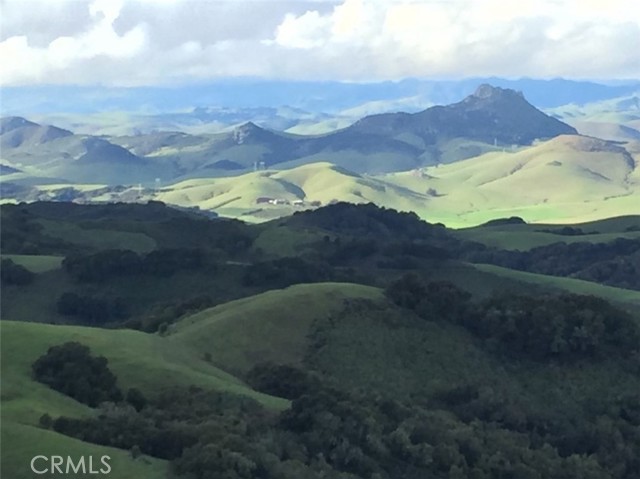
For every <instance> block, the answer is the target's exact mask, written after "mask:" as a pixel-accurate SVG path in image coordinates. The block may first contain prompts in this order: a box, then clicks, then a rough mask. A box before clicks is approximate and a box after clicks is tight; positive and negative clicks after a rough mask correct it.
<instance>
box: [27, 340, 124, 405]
mask: <svg viewBox="0 0 640 479" xmlns="http://www.w3.org/2000/svg"><path fill="white" fill-rule="evenodd" d="M32 372H33V377H34V378H35V379H36V381H38V382H41V383H43V384H46V385H47V386H49V387H51V388H52V389H55V390H56V391H59V392H61V393H62V394H66V395H67V396H70V397H72V398H73V399H75V400H76V401H79V402H81V403H84V404H87V405H89V406H91V407H95V406H97V405H98V404H100V403H102V402H105V401H119V400H121V399H122V392H121V391H120V389H119V388H118V386H117V384H116V382H117V381H116V377H115V376H114V375H113V373H112V372H111V371H110V370H109V368H108V366H107V359H106V358H105V357H103V356H97V357H95V356H92V355H91V351H90V350H89V348H88V347H87V346H85V345H83V344H80V343H78V342H68V343H64V344H62V345H59V346H52V347H50V348H49V350H48V351H47V353H46V354H44V355H42V356H40V357H39V358H38V359H37V360H36V361H35V362H34V363H33V365H32Z"/></svg>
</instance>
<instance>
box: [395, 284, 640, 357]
mask: <svg viewBox="0 0 640 479" xmlns="http://www.w3.org/2000/svg"><path fill="white" fill-rule="evenodd" d="M386 294H387V296H388V297H389V299H391V301H393V302H394V303H395V304H396V305H398V306H400V307H404V308H408V309H411V310H413V311H415V313H416V314H418V315H419V316H421V317H423V318H425V319H429V320H446V321H449V322H453V323H456V324H460V325H462V326H464V327H465V328H467V329H468V330H470V331H471V332H473V333H474V334H475V335H476V336H478V337H479V338H481V339H482V340H483V341H484V343H485V344H486V345H487V346H488V347H489V348H491V349H493V350H496V351H501V352H505V353H507V354H509V355H512V356H516V357H522V358H529V359H534V360H540V361H544V360H549V359H572V358H600V357H605V356H612V355H613V356H630V355H632V354H634V353H636V352H637V351H638V350H639V348H640V327H638V325H637V324H636V323H635V321H634V320H633V318H631V316H630V315H629V314H628V313H626V312H624V311H622V310H620V309H618V308H616V307H614V306H612V305H611V304H609V303H608V302H606V301H605V300H603V299H600V298H597V297H594V296H585V295H576V294H560V295H543V296H529V295H522V294H520V295H518V294H508V295H507V294H504V295H494V296H493V297H491V298H489V299H487V300H485V301H482V302H480V303H473V302H471V300H470V295H469V294H468V293H466V292H464V291H462V290H460V289H459V288H457V287H456V286H455V285H453V284H450V283H443V282H426V281H424V280H423V279H422V278H421V277H419V276H417V275H415V274H407V275H405V276H403V277H402V278H400V279H399V280H397V281H394V282H392V283H391V284H390V285H389V286H388V288H387V290H386Z"/></svg>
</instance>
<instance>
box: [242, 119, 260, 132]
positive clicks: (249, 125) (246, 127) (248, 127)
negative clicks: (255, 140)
mask: <svg viewBox="0 0 640 479" xmlns="http://www.w3.org/2000/svg"><path fill="white" fill-rule="evenodd" d="M236 129H237V130H240V131H258V130H262V128H260V127H259V126H258V125H256V124H255V123H254V122H252V121H248V122H246V123H243V124H242V125H240V126H239V127H238V128H236Z"/></svg>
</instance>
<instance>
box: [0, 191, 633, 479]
mask: <svg viewBox="0 0 640 479" xmlns="http://www.w3.org/2000/svg"><path fill="white" fill-rule="evenodd" d="M96 208H97V209H96ZM1 212H2V221H3V228H2V242H3V253H7V254H14V255H20V254H41V255H42V254H47V255H53V256H56V257H57V261H60V263H59V266H56V267H55V268H54V269H52V270H47V271H44V272H38V273H34V272H31V271H29V270H28V269H27V268H26V267H24V266H21V265H19V264H18V261H19V260H18V259H15V261H14V260H13V259H3V261H2V284H3V289H5V291H3V295H4V294H11V295H12V296H15V297H17V298H23V299H22V300H23V301H24V302H29V301H32V302H33V303H34V304H35V306H34V308H35V307H40V308H42V309H41V310H38V309H34V308H32V309H28V311H30V312H31V311H36V312H37V313H40V314H42V318H43V319H42V320H41V321H42V322H52V323H55V322H69V323H72V324H79V325H89V326H93V327H104V328H107V327H108V328H131V329H137V330H140V331H143V332H146V333H150V334H157V335H158V337H154V338H153V339H154V340H155V339H157V340H158V341H163V343H162V347H166V348H167V351H166V353H167V357H170V356H171V354H172V352H171V347H172V345H175V344H177V343H175V342H174V340H175V337H173V338H172V337H171V335H172V334H175V333H176V331H178V332H179V330H180V328H181V327H182V326H183V324H184V323H181V321H182V320H183V319H184V318H185V317H187V316H189V315H191V314H192V313H195V312H198V311H202V310H204V309H207V308H211V307H213V306H218V305H222V306H221V308H222V309H224V308H226V307H227V306H226V305H223V303H227V302H229V301H231V300H233V299H239V298H246V299H251V298H252V297H253V296H254V295H257V294H258V293H262V292H265V291H269V290H275V289H283V288H288V287H290V286H294V285H299V284H302V283H305V284H313V283H322V282H335V283H339V284H338V287H339V288H341V289H344V290H345V298H346V299H340V300H338V299H336V300H335V302H334V303H331V300H332V298H328V299H327V298H324V297H323V298H316V297H314V296H313V291H314V288H316V285H313V286H309V287H305V288H304V292H305V293H304V294H305V295H307V296H305V295H301V296H300V297H301V298H303V299H300V300H299V301H300V302H293V303H292V305H293V307H291V308H290V310H282V311H279V310H277V311H276V312H271V313H270V314H271V316H269V317H268V318H262V316H261V315H262V314H263V311H262V309H260V308H257V309H247V310H243V313H242V315H243V317H242V318H241V319H247V318H249V319H251V320H252V322H249V321H248V322H247V323H246V324H248V325H250V326H245V327H255V328H257V330H258V332H259V334H258V336H259V341H260V343H259V344H253V345H251V344H249V346H253V349H251V348H250V347H249V346H247V344H248V342H249V341H250V340H251V339H250V337H251V335H250V334H247V335H246V336H247V337H246V338H245V337H244V335H243V334H242V331H240V332H236V334H237V336H236V337H235V338H234V340H235V341H237V342H236V343H233V344H235V346H236V347H238V348H243V347H246V348H247V351H244V352H243V353H242V357H241V362H242V365H243V366H244V364H245V363H247V364H248V365H247V366H246V368H245V367H237V368H235V367H234V368H232V367H228V368H227V369H225V367H224V366H225V365H226V363H224V362H223V361H222V359H220V358H223V359H224V358H225V356H224V351H223V352H222V353H221V355H220V356H218V355H217V353H218V352H219V351H217V350H216V349H217V348H222V347H223V345H222V344H221V343H216V344H218V346H216V347H215V348H214V347H213V346H212V347H211V348H210V349H208V351H209V352H206V351H207V349H194V350H193V351H191V350H188V353H187V352H186V351H187V349H186V348H190V347H194V348H195V346H193V345H192V344H191V343H185V345H181V347H182V346H184V348H185V349H184V350H180V352H179V354H180V355H186V354H193V356H194V358H192V359H193V360H194V361H196V362H197V361H199V363H198V367H202V368H204V366H207V367H213V366H215V367H217V368H219V369H222V370H223V371H226V372H231V373H233V374H234V375H235V376H236V378H237V379H239V380H240V381H239V382H238V384H241V385H242V387H246V386H249V387H250V388H252V389H253V390H254V391H251V393H254V392H255V391H258V392H260V393H263V394H265V395H269V396H272V397H271V398H270V399H274V397H275V398H282V399H283V401H282V402H279V403H278V404H285V405H287V407H284V406H283V407H280V408H272V409H270V408H268V407H267V406H265V405H264V404H263V403H259V402H257V401H256V400H255V399H252V398H250V397H247V396H243V395H240V393H238V394H233V393H231V392H222V391H219V390H218V391H214V390H206V389H203V388H201V387H196V386H191V387H189V386H188V384H187V385H186V386H185V385H184V384H183V385H181V386H176V385H175V384H166V385H162V387H157V388H150V390H147V389H144V387H142V385H139V384H128V385H133V386H135V387H132V388H128V389H125V388H122V385H121V383H120V382H119V378H117V377H116V375H115V374H114V373H113V372H112V371H111V370H110V368H109V362H108V360H107V359H106V357H102V356H97V355H95V354H94V353H93V352H92V351H91V350H90V349H89V348H88V347H87V346H85V345H83V344H81V343H79V342H76V341H70V342H67V343H63V344H56V345H53V346H52V347H50V348H49V349H48V351H46V352H45V353H44V354H42V353H43V351H41V352H39V353H38V354H39V355H40V357H38V358H37V359H36V360H35V361H34V362H33V364H32V369H31V375H32V378H33V379H34V380H35V381H38V382H40V383H42V384H45V385H46V386H48V387H51V388H52V389H54V390H56V391H58V392H60V393H62V394H65V395H67V396H69V397H71V398H73V399H75V400H76V401H79V402H81V403H83V404H86V405H88V406H89V407H90V408H92V414H90V415H88V416H86V417H65V416H61V417H58V416H56V415H55V414H51V415H50V414H44V415H43V416H42V417H41V419H40V427H43V428H47V429H51V430H53V431H56V432H58V433H62V434H65V435H68V436H72V437H75V438H78V439H80V440H83V441H87V442H90V443H95V444H101V445H105V446H112V447H116V448H120V449H124V450H127V451H129V453H130V455H131V457H134V458H137V457H139V456H141V455H143V456H144V455H147V456H151V457H155V458H159V459H165V460H167V461H169V463H170V465H171V472H172V474H174V475H175V476H177V477H184V478H185V479H188V478H197V479H200V478H201V479H209V478H216V479H217V478H225V479H244V478H246V479H249V478H258V479H260V478H262V479H294V478H295V479H304V478H314V479H315V478H317V479H320V478H324V479H326V478H336V479H396V478H407V479H414V478H415V479H418V478H442V479H445V478H447V479H451V478H473V479H494V478H501V479H521V478H522V479H556V478H562V479H574V478H575V479H602V478H604V479H607V478H609V479H637V477H638V475H637V471H638V470H640V454H638V451H640V324H639V318H638V316H637V312H634V311H633V310H632V308H631V307H630V304H631V303H630V302H625V301H623V300H620V301H618V300H617V299H614V300H613V301H614V302H613V303H611V302H608V301H606V300H605V299H603V298H601V297H595V296H587V295H578V294H571V293H568V292H567V291H564V290H560V289H557V288H553V287H551V286H550V287H545V286H544V285H543V286H537V285H532V284H531V283H524V282H519V281H517V280H512V279H511V278H509V277H507V278H500V277H497V276H491V275H488V274H483V273H482V272H479V271H477V270H476V269H475V268H474V267H473V266H471V265H469V263H473V262H476V263H491V264H497V265H500V266H504V267H507V268H513V269H518V270H523V271H530V272H535V273H540V274H548V275H557V276H567V277H574V278H580V279H585V280H588V281H593V282H596V283H601V284H608V285H612V286H618V287H624V288H629V289H640V283H639V281H640V264H639V261H640V256H639V255H640V240H632V239H623V238H619V239H617V240H614V241H611V242H608V243H588V242H577V243H571V244H566V243H562V242H559V243H556V244H550V245H547V246H542V247H537V248H533V249H531V250H529V251H524V252H521V251H507V250H499V249H496V248H488V247H485V246H483V245H480V244H478V243H472V242H468V241H462V240H460V239H459V238H458V237H456V235H454V234H453V233H452V232H451V231H450V230H447V229H446V228H444V227H443V226H441V225H434V224H429V223H426V222H424V221H421V220H420V219H419V218H418V217H417V216H416V215H415V214H412V213H398V212H396V211H394V210H389V209H384V208H377V207H375V206H373V205H350V204H346V203H339V204H335V205H331V206H327V207H325V208H320V209H318V210H315V211H312V212H301V213H298V214H295V215H293V216H292V217H289V218H283V219H279V220H275V221H273V222H271V223H267V224H262V225H246V224H243V223H241V222H238V221H226V220H213V221H212V220H208V219H203V218H201V217H197V216H194V215H190V214H187V213H184V212H177V211H174V210H172V209H171V208H167V207H166V206H164V205H162V204H159V203H153V204H150V205H117V206H116V205H110V206H109V205H105V206H100V207H88V206H81V205H73V206H65V205H58V204H55V205H52V204H46V203H42V204H35V205H10V206H2V208H1ZM51 222H55V224H54V225H53V227H52V223H51ZM516 222H517V223H520V222H521V220H520V221H518V219H507V220H498V221H497V222H496V224H497V225H502V224H512V223H513V224H515V223H516ZM65 228H68V229H69V230H70V231H72V232H73V234H69V233H68V231H65ZM61 231H62V233H61ZM87 232H89V233H87ZM101 232H110V233H113V232H123V233H126V235H124V240H123V241H124V243H123V244H122V245H119V246H112V245H110V244H109V245H107V246H105V244H107V243H105V242H101V241H95V238H96V237H99V236H100V234H101ZM77 233H85V234H86V236H87V237H89V239H90V240H89V241H86V238H85V241H79V242H77V243H74V242H73V240H75V238H74V234H77ZM92 235H94V236H92ZM131 235H134V236H131ZM80 236H82V234H81V235H80ZM558 236H559V237H561V236H585V235H584V234H582V232H581V231H578V230H577V229H575V228H574V229H571V228H568V229H565V230H560V233H558ZM132 238H133V240H132ZM141 238H142V239H141ZM273 238H275V239H273ZM125 240H126V241H125ZM127 241H129V242H128V243H127ZM138 242H139V243H138ZM284 243H287V244H284ZM140 244H142V245H143V246H145V247H144V248H142V247H139V246H140ZM54 259H56V258H54ZM25 264H26V263H25ZM349 283H352V284H349ZM353 283H355V284H357V285H358V291H360V292H359V293H358V294H361V295H362V297H360V296H358V297H357V298H356V297H355V296H354V297H351V296H349V292H348V291H349V287H352V286H354V285H353ZM363 285H367V286H373V287H367V288H365V287H364V286H363ZM38 288H39V289H38ZM48 289H51V290H52V291H53V292H52V293H50V296H51V297H50V298H48V300H49V302H45V301H44V300H41V298H40V297H39V296H38V295H42V296H46V294H49V292H48ZM285 291H286V290H285ZM277 293H278V294H280V293H279V292H277ZM625 293H632V292H628V291H627V292H625ZM20 295H23V296H20ZM263 296H269V297H270V298H273V297H279V296H276V294H271V293H270V294H269V295H263ZM34 298H36V299H37V301H33V299H34ZM314 301H317V304H322V305H323V306H317V305H316V303H315V302H314ZM325 301H326V302H325ZM326 304H330V307H329V306H326ZM22 306H24V305H22ZM27 306H32V305H31V304H28V305H27ZM315 307H318V308H319V309H320V308H321V307H323V308H324V307H326V311H325V310H324V309H323V310H322V311H323V312H322V314H320V313H318V314H317V315H316V316H313V315H310V314H306V313H309V311H304V313H305V314H304V315H301V314H299V313H300V311H296V310H295V309H296V308H298V309H300V310H303V309H312V308H315ZM14 311H15V309H14ZM54 314H55V315H57V316H55V320H51V319H50V317H51V316H53V315H54ZM206 314H208V313H205V315H206ZM265 315H266V313H265ZM278 315H280V316H282V317H285V318H284V319H286V321H283V324H287V325H288V326H287V327H288V328H291V330H289V329H287V330H286V331H277V334H280V335H282V336H285V338H284V339H283V338H280V337H276V336H274V337H271V336H269V335H270V334H274V335H276V333H274V332H273V331H274V329H270V328H277V327H278V324H280V323H279V321H280V320H281V319H283V318H280V317H278ZM3 317H4V316H3ZM60 318H62V320H63V321H60ZM304 318H311V319H308V321H310V324H309V325H307V326H304V327H308V330H305V331H304V333H300V332H299V331H298V332H296V331H294V329H295V328H297V327H298V326H300V327H301V328H302V327H303V325H301V323H303V322H304V321H305V320H307V319H304ZM36 319H38V320H40V318H36ZM262 319H267V320H268V321H267V322H268V323H269V324H268V327H265V329H264V330H262V329H261V326H262V325H261V323H260V320H262ZM29 320H31V319H29ZM199 320H202V318H199ZM189 321H197V319H188V320H186V321H185V323H189ZM185 327H186V326H185ZM198 331H200V330H198ZM203 331H204V329H203ZM101 332H102V331H101ZM251 332H252V333H253V332H254V331H251ZM132 334H135V335H140V336H141V337H144V338H145V339H150V337H149V336H145V335H144V334H142V333H138V332H136V333H132ZM202 334H203V336H202V337H198V338H197V340H198V341H201V342H202V343H203V344H205V346H207V345H208V343H207V341H211V340H212V339H213V338H209V337H207V336H206V335H205V333H202ZM216 334H220V335H223V334H224V332H222V331H221V330H218V332H217V333H216ZM296 334H302V336H301V337H303V339H300V338H298V339H296ZM289 336H290V337H289ZM238 338H240V339H238ZM254 340H255V339H254ZM288 341H291V342H293V341H303V343H300V344H297V343H296V344H295V348H296V349H299V350H300V351H302V352H300V353H299V354H300V356H299V357H298V356H296V357H295V358H294V359H290V360H288V362H287V361H285V360H283V362H270V361H268V360H263V359H262V358H263V357H267V356H268V354H266V353H265V352H268V350H269V348H276V347H281V345H282V344H286V345H291V344H293V343H290V342H288ZM211 342H212V343H213V341H211ZM48 344H51V343H48ZM100 352H101V353H104V350H103V349H100ZM104 354H105V356H108V354H106V353H104ZM176 354H178V353H176ZM296 354H298V353H296ZM34 357H35V356H34ZM129 360H132V359H131V358H128V361H129ZM217 361H218V362H217ZM118 364H119V365H120V363H118ZM127 364H128V363H127ZM203 365H204V366H203ZM233 366H235V364H234V365H233ZM131 367H135V364H132V366H131ZM118 371H121V370H120V369H118ZM220 374H222V372H221V373H220ZM138 387H140V389H138ZM149 391H151V392H149ZM251 397H256V396H251ZM284 400H286V401H284Z"/></svg>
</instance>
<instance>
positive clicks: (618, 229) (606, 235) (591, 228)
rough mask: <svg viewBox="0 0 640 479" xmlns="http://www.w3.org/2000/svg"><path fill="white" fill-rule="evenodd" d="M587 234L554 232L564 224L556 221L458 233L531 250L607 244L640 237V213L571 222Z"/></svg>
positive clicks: (486, 243) (492, 227) (494, 243)
mask: <svg viewBox="0 0 640 479" xmlns="http://www.w3.org/2000/svg"><path fill="white" fill-rule="evenodd" d="M571 227H572V228H574V229H580V230H582V231H583V232H584V233H585V234H579V235H575V236H571V235H566V234H558V233H552V232H553V231H561V230H562V228H563V226H558V225H553V224H543V223H537V224H504V225H491V226H478V227H474V228H464V229H460V230H457V231H456V232H455V234H456V236H458V237H459V238H462V239H465V240H469V241H477V242H479V243H483V244H485V245H487V246H493V247H496V248H500V249H508V250H515V249H518V250H521V251H524V250H528V249H531V248H535V247H536V246H543V245H547V244H551V243H557V242H564V243H576V242H582V241H586V242H589V243H607V242H609V241H613V240H614V239H616V238H628V239H633V238H640V216H620V217H615V218H607V219H604V220H599V221H591V222H587V223H576V224H572V225H571Z"/></svg>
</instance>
